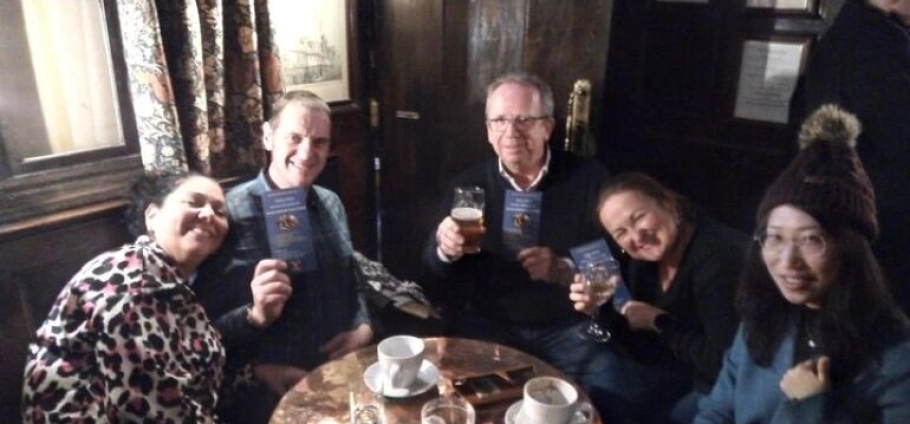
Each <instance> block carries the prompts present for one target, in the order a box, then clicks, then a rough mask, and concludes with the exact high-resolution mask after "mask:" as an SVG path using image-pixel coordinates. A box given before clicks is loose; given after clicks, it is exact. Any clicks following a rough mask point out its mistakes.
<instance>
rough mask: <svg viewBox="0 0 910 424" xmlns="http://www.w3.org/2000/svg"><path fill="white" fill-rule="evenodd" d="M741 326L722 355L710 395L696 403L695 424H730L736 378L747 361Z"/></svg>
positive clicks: (734, 400)
mask: <svg viewBox="0 0 910 424" xmlns="http://www.w3.org/2000/svg"><path fill="white" fill-rule="evenodd" d="M742 331H743V330H742V326H740V328H739V330H738V331H737V333H736V338H735V339H734V340H733V345H732V346H731V347H730V349H728V350H727V352H726V354H724V359H723V365H722V367H721V370H720V373H719V374H718V376H717V381H716V382H715V383H714V388H713V389H712V390H711V394H709V395H708V396H707V397H705V398H703V399H702V400H701V401H700V402H699V403H698V415H696V416H695V420H694V421H693V423H695V424H711V423H732V422H733V418H734V409H735V402H736V399H735V393H736V376H737V373H738V370H739V367H740V364H741V363H742V361H748V360H749V356H748V355H749V352H748V351H747V350H746V343H745V340H744V339H743V334H742Z"/></svg>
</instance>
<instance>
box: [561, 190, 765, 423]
mask: <svg viewBox="0 0 910 424" xmlns="http://www.w3.org/2000/svg"><path fill="white" fill-rule="evenodd" d="M597 214H598V219H599V221H600V223H601V225H602V226H603V228H604V229H605V230H606V231H607V232H608V233H609V234H610V235H611V236H612V238H613V240H614V241H615V242H616V244H617V245H619V247H620V248H622V250H623V252H625V253H626V254H628V256H629V259H630V260H629V264H628V267H627V269H626V275H627V277H628V278H627V280H626V281H627V283H628V287H629V290H630V291H631V294H632V299H633V300H631V301H628V302H627V303H625V305H623V306H622V307H621V309H620V310H619V311H616V310H614V308H602V312H601V313H600V314H599V315H600V316H601V317H603V320H604V321H605V323H604V325H605V326H607V327H608V328H609V329H610V331H611V332H613V333H614V335H615V342H613V343H611V344H610V345H607V349H611V350H613V351H614V352H615V353H616V360H615V361H613V363H612V365H611V366H610V368H609V369H607V371H605V372H603V373H602V374H601V375H600V378H599V381H598V384H597V385H596V386H595V387H594V388H592V389H590V392H591V393H590V394H591V397H592V399H593V400H594V401H595V403H596V405H597V407H598V409H599V410H600V411H601V413H602V414H603V415H604V416H605V421H609V422H626V420H629V421H631V422H659V423H666V422H667V421H668V420H670V421H673V422H689V421H691V419H692V417H693V416H694V415H695V410H696V406H697V398H698V396H699V395H698V393H707V392H708V390H710V388H711V386H712V384H713V383H714V378H715V376H716V375H717V372H718V371H719V370H720V363H721V358H722V356H723V352H724V350H725V349H726V348H727V347H728V346H729V345H730V343H731V341H732V340H733V335H734V334H735V333H736V326H737V323H738V320H737V316H736V312H735V310H734V308H733V296H734V292H735V289H734V283H735V282H736V280H737V278H738V276H739V273H740V272H741V270H742V261H743V258H744V256H745V250H746V247H747V245H748V243H749V239H748V237H747V236H746V235H745V234H742V233H740V232H737V231H735V230H733V229H731V228H729V227H727V226H724V225H722V224H720V223H718V222H716V221H714V220H711V219H709V218H708V217H707V216H706V215H705V214H704V213H700V212H699V211H697V210H696V209H695V208H694V207H693V206H692V204H691V203H690V202H689V201H688V200H687V199H685V198H684V197H682V196H680V195H678V194H676V193H675V192H673V191H672V190H670V189H669V188H667V187H665V186H663V185H662V184H660V183H659V182H657V181H655V180H654V179H652V178H651V177H648V176H647V175H644V174H640V173H628V174H621V175H618V176H616V177H614V178H611V179H610V180H609V181H608V182H607V183H606V185H605V186H604V187H603V188H602V189H601V192H600V196H599V201H598V208H597ZM583 280H584V278H583V277H582V276H581V275H577V276H576V281H575V283H574V284H573V285H572V287H571V290H572V293H571V294H570V296H569V297H570V299H572V300H573V301H575V302H576V303H575V308H576V309H577V310H580V311H584V312H587V313H591V312H592V311H593V309H594V308H598V307H599V305H602V304H604V303H605V302H606V300H607V299H603V298H592V297H591V296H588V295H587V294H586V293H585V286H584V284H583ZM620 351H622V352H621V353H620ZM687 393H689V395H688V396H686V397H685V400H684V401H680V400H679V399H680V398H681V397H683V396H685V395H686V394H687Z"/></svg>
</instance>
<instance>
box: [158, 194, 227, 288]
mask: <svg viewBox="0 0 910 424" xmlns="http://www.w3.org/2000/svg"><path fill="white" fill-rule="evenodd" d="M145 225H146V227H147V228H148V231H149V234H151V235H152V237H153V238H154V239H155V242H156V243H157V244H158V246H160V247H161V248H162V249H164V251H165V252H166V253H167V254H168V255H169V256H170V257H172V258H173V259H174V260H176V261H177V268H178V270H180V271H181V274H183V276H184V277H188V276H189V275H190V274H192V273H193V271H194V270H195V269H196V266H198V265H199V264H200V263H201V262H202V261H203V260H205V258H207V257H208V256H209V255H211V254H212V253H214V252H215V251H216V250H218V248H219V247H220V246H221V242H222V241H224V236H225V235H226V234H227V230H228V219H227V210H226V208H225V202H224V192H223V191H222V190H221V186H219V185H218V183H217V182H215V181H213V180H212V179H210V178H207V177H201V176H193V177H189V178H187V179H186V180H184V181H183V182H182V183H180V185H178V186H177V187H176V188H175V189H174V191H173V192H171V193H170V194H168V195H167V197H165V198H164V201H163V202H162V203H161V204H160V205H156V204H151V205H149V207H148V208H147V209H146V210H145Z"/></svg>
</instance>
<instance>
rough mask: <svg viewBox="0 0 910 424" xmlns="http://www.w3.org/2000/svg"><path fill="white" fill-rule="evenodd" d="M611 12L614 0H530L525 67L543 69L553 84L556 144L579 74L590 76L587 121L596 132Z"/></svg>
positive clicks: (594, 133) (543, 75)
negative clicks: (589, 99)
mask: <svg viewBox="0 0 910 424" xmlns="http://www.w3.org/2000/svg"><path fill="white" fill-rule="evenodd" d="M612 12H613V1H612V0H598V1H593V0H585V1H547V0H534V1H531V3H530V7H529V13H528V23H527V30H526V35H525V38H526V41H525V45H524V55H525V57H524V68H525V69H528V70H530V71H532V72H535V73H537V74H538V75H540V77H541V78H543V79H544V80H545V81H547V82H548V83H549V84H550V86H551V87H552V88H553V98H554V101H555V103H556V105H555V106H556V110H555V115H556V120H557V125H556V130H555V131H554V135H553V140H552V142H553V144H555V145H558V146H562V145H563V140H564V139H565V119H566V112H567V105H568V101H569V93H570V92H571V91H572V88H573V85H574V84H575V81H576V80H578V79H588V80H590V81H591V94H592V96H591V114H590V121H589V122H590V124H591V130H592V136H593V137H595V138H596V137H597V133H598V132H599V128H598V125H597V123H598V122H599V120H600V116H601V104H602V102H603V90H604V77H605V76H606V68H607V52H608V51H609V44H610V20H611V18H612Z"/></svg>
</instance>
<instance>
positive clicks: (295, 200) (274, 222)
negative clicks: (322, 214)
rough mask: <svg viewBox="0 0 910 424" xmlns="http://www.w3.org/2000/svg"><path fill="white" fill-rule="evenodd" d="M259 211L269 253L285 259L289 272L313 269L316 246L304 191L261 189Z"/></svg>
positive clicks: (274, 256) (296, 189)
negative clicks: (262, 217)
mask: <svg viewBox="0 0 910 424" xmlns="http://www.w3.org/2000/svg"><path fill="white" fill-rule="evenodd" d="M262 212H263V216H264V217H265V228H266V231H267V232H268V237H269V248H270V249H271V253H272V255H271V256H272V257H273V258H275V259H281V260H283V261H286V262H287V263H288V267H289V268H290V269H289V271H291V272H309V271H314V270H316V268H317V263H316V250H315V247H314V246H313V232H312V230H311V229H310V216H309V213H308V211H307V207H306V191H304V190H303V189H302V188H289V189H285V190H272V191H269V192H267V193H264V194H263V195H262Z"/></svg>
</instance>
